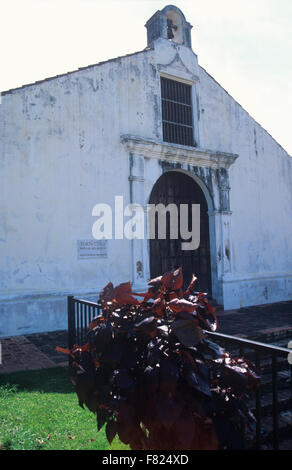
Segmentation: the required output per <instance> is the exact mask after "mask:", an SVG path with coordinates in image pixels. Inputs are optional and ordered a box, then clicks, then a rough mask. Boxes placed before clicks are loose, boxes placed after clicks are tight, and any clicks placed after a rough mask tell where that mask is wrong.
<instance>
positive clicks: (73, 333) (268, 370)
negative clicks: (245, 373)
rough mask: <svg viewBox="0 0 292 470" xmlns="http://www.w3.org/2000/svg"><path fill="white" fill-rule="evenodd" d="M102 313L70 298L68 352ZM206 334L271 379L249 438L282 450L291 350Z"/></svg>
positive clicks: (258, 398)
mask: <svg viewBox="0 0 292 470" xmlns="http://www.w3.org/2000/svg"><path fill="white" fill-rule="evenodd" d="M100 313H101V306H100V305H98V304H97V303H94V302H90V301H87V300H83V299H76V298H74V297H73V296H69V297H68V344H69V348H72V347H73V345H74V344H83V343H84V342H86V335H87V330H88V326H89V323H90V322H91V320H92V319H93V318H94V317H95V316H97V315H98V314H100ZM205 333H206V334H207V335H208V336H209V337H210V339H211V338H212V339H214V340H215V341H216V342H217V343H219V344H221V345H222V346H224V347H225V348H226V350H227V351H230V352H231V353H232V355H233V356H234V355H239V356H244V357H246V358H248V359H250V360H252V361H253V362H254V363H255V365H256V367H257V369H258V371H259V372H260V373H262V372H263V373H265V375H266V377H267V375H268V380H266V382H265V383H264V384H261V386H260V387H259V389H258V390H257V391H256V392H254V394H253V397H252V398H251V400H253V406H254V414H255V417H256V429H255V436H252V437H250V442H249V447H252V448H255V449H261V448H262V445H263V443H264V440H265V438H267V436H268V437H269V436H270V437H269V438H267V439H266V440H267V441H269V443H270V444H269V445H270V448H272V449H275V450H277V449H279V442H280V439H279V437H280V436H279V414H280V411H279V385H280V383H279V375H280V374H281V371H283V370H285V372H287V371H288V373H289V377H288V381H287V383H288V393H290V399H288V401H287V403H288V407H289V410H290V411H289V413H290V416H291V423H290V425H289V424H288V427H289V426H290V428H289V429H288V433H289V432H290V433H291V434H289V435H291V437H292V412H291V405H292V388H291V384H292V366H291V365H290V364H289V363H288V355H289V353H290V352H291V350H289V349H287V348H284V347H280V346H275V345H272V344H266V343H261V342H259V341H253V340H248V339H246V338H241V337H237V336H231V335H226V334H222V333H217V332H210V331H205ZM283 359H284V360H283ZM280 361H281V363H280ZM285 361H286V362H285ZM282 373H283V372H282ZM286 375H287V374H286ZM286 379H287V377H286ZM289 387H290V391H289ZM286 388H287V387H286ZM263 392H264V393H267V392H268V393H269V394H270V395H271V403H270V404H267V403H265V406H264V404H263V403H262V395H263ZM286 395H287V389H286ZM267 409H268V410H269V412H270V414H271V422H270V424H269V429H268V430H267V431H266V435H265V430H264V429H263V420H264V419H265V418H263V416H262V413H263V412H265V413H266V410H267ZM288 423H289V419H288ZM289 430H290V431H289ZM286 431H287V429H286ZM246 440H248V433H247V432H246ZM291 449H292V444H291Z"/></svg>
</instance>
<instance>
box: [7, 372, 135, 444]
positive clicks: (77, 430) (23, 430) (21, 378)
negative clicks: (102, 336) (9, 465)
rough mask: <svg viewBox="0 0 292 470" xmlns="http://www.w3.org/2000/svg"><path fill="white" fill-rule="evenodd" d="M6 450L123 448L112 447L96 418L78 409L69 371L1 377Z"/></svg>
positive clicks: (25, 373) (20, 373) (117, 442)
mask: <svg viewBox="0 0 292 470" xmlns="http://www.w3.org/2000/svg"><path fill="white" fill-rule="evenodd" d="M0 449H2V450H8V449H9V450H10V449H11V450H20V449H21V450H34V449H42V450H44V449H48V450H49V449H50V450H62V449H64V450H65V449H68V450H77V449H80V450H82V449H84V450H86V449H94V450H97V449H103V450H104V449H109V450H122V449H128V446H125V445H124V444H122V443H121V442H120V441H119V440H118V438H115V439H114V441H113V442H112V444H111V446H110V445H109V444H108V442H107V439H106V436H105V430H104V428H103V429H102V430H101V431H99V432H97V427H96V417H95V415H94V414H93V413H91V412H90V411H89V410H88V409H84V410H83V409H82V408H80V406H78V400H77V395H76V394H75V392H74V390H73V387H72V384H71V382H70V380H69V378H68V372H67V370H66V369H65V368H62V367H57V368H54V369H45V370H40V371H25V372H17V373H14V374H9V375H2V376H1V375H0Z"/></svg>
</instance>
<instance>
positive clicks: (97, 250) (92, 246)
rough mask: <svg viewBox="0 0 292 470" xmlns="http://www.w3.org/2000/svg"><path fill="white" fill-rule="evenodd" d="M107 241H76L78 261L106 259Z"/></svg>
mask: <svg viewBox="0 0 292 470" xmlns="http://www.w3.org/2000/svg"><path fill="white" fill-rule="evenodd" d="M107 242H108V240H77V252H78V259H92V258H107V257H108V254H107Z"/></svg>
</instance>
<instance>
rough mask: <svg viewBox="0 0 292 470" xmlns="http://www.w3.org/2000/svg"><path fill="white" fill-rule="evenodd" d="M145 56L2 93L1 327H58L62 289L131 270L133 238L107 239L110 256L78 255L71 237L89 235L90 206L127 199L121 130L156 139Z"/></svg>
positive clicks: (93, 287)
mask: <svg viewBox="0 0 292 470" xmlns="http://www.w3.org/2000/svg"><path fill="white" fill-rule="evenodd" d="M148 54H149V53H145V54H137V55H134V56H131V57H129V58H127V57H126V58H124V59H123V60H115V61H111V62H108V63H105V64H103V65H100V66H96V67H91V68H89V69H85V70H81V71H77V72H76V73H73V74H68V75H65V76H62V77H59V78H54V79H53V80H49V81H44V82H42V83H39V84H36V85H33V86H28V87H24V88H22V89H19V90H15V91H12V92H11V93H8V94H4V95H3V96H2V104H1V105H0V113H1V114H0V123H1V128H0V129H1V131H0V132H1V134H0V135H1V147H0V155H1V189H0V191H1V229H0V230H1V232H0V250H1V251H0V259H1V267H0V269H1V271H0V289H1V291H0V292H1V310H0V311H1V313H0V321H1V326H0V334H2V335H3V334H7V335H10V334H14V333H15V332H18V333H19V334H21V333H22V332H34V331H40V330H46V329H48V328H49V329H55V328H54V325H55V326H56V328H61V327H65V326H66V312H65V310H64V309H63V308H61V310H60V308H59V305H62V306H63V305H65V304H64V294H67V293H68V294H70V293H72V294H75V293H76V294H79V293H84V294H85V293H88V292H91V293H94V292H99V291H100V288H102V287H103V286H104V285H105V283H106V282H108V281H109V280H112V281H113V282H115V283H119V282H123V281H125V280H128V279H130V278H131V268H130V263H129V259H130V241H128V240H126V239H125V240H121V241H119V240H118V241H114V242H111V241H110V242H109V248H108V253H109V257H108V259H107V260H96V259H95V260H94V259H93V260H78V259H77V240H78V239H89V238H92V234H91V228H92V224H93V222H94V220H95V218H93V217H92V215H91V212H92V208H93V207H94V205H95V204H97V203H99V202H103V203H108V204H110V205H111V206H113V203H114V196H115V195H123V196H124V199H125V204H127V203H128V202H129V181H128V175H129V169H128V155H127V154H126V153H125V151H124V149H123V147H122V146H121V144H120V135H121V134H124V133H126V132H131V133H134V134H142V133H146V135H148V136H150V137H153V138H157V135H156V129H157V123H156V120H157V110H156V108H157V99H158V98H157V93H158V87H159V83H158V82H157V83H155V87H156V88H157V90H156V89H155V87H154V86H153V84H152V81H153V78H152V71H151V66H150V64H149V63H148V61H147V55H148ZM145 116H147V119H145ZM48 295H49V297H47V296H48ZM43 296H45V300H43V299H44V297H43ZM60 296H61V297H60ZM23 297H26V300H25V302H22V301H21V299H23ZM40 298H41V299H42V300H41V303H39V302H40ZM54 298H55V300H56V304H55V303H54V301H52V299H54ZM48 299H50V300H49V302H48V303H47V300H48ZM60 299H63V300H60ZM60 302H61V303H60ZM38 305H39V307H40V308H38V307H37V306H38ZM24 306H25V307H24ZM32 312H34V313H33V314H32ZM35 312H37V315H38V316H39V317H40V318H39V320H38V321H35V316H34V315H35ZM60 315H61V316H62V320H60V318H59V317H60ZM19 318H21V321H20V320H19Z"/></svg>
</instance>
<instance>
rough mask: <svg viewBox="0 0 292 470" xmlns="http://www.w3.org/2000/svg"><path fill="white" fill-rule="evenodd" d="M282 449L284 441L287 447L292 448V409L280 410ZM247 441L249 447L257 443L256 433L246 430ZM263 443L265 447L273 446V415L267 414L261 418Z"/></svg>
mask: <svg viewBox="0 0 292 470" xmlns="http://www.w3.org/2000/svg"><path fill="white" fill-rule="evenodd" d="M278 434H279V441H280V449H281V443H284V445H285V448H286V449H287V448H288V449H292V411H291V410H289V411H281V412H279V427H278ZM246 443H247V447H248V448H252V447H254V445H255V433H254V432H250V431H249V430H248V429H247V430H246ZM261 444H262V446H261V447H262V448H263V449H265V448H266V449H269V448H272V447H273V417H272V416H266V417H263V419H262V420H261Z"/></svg>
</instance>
